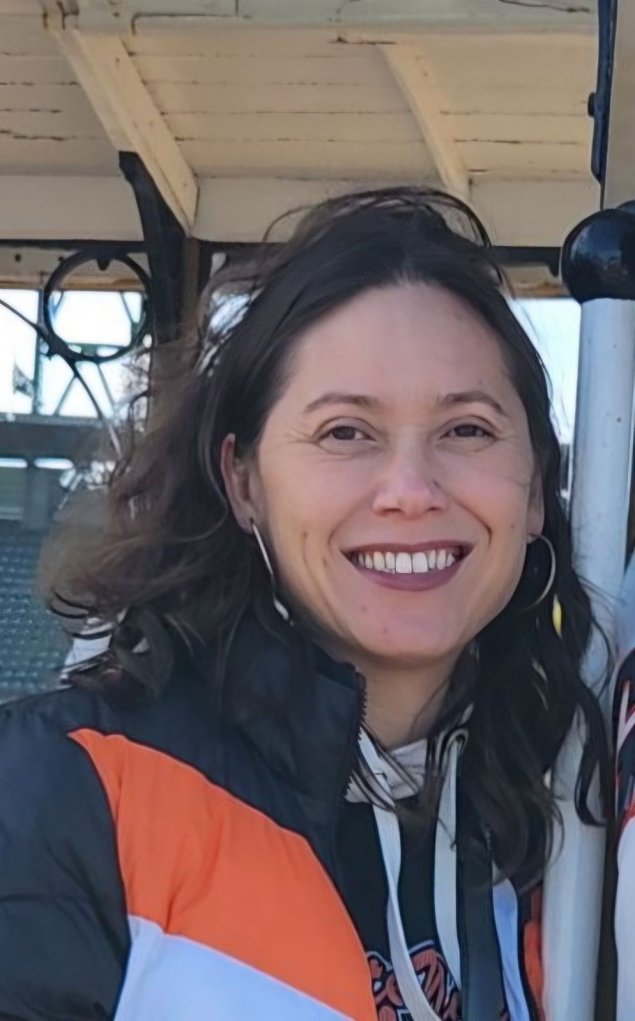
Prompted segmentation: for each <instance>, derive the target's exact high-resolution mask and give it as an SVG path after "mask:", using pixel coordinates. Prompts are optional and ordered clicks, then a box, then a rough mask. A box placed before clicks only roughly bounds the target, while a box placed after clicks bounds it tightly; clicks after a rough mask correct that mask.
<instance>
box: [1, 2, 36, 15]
mask: <svg viewBox="0 0 635 1021" xmlns="http://www.w3.org/2000/svg"><path fill="white" fill-rule="evenodd" d="M7 14H17V15H18V16H19V17H25V16H27V17H28V16H34V15H39V16H40V17H41V15H42V10H41V7H40V5H39V3H38V0H0V15H7Z"/></svg>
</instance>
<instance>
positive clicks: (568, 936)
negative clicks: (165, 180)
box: [543, 209, 635, 1021]
mask: <svg viewBox="0 0 635 1021" xmlns="http://www.w3.org/2000/svg"><path fill="white" fill-rule="evenodd" d="M562 277H563V280H564V282H565V284H566V285H567V287H568V289H569V291H570V293H571V294H572V295H573V297H574V298H576V299H577V300H578V301H579V302H580V303H581V305H582V330H581V339H580V345H581V346H580V361H579V372H578V400H577V408H576V424H575V433H574V444H573V486H572V525H573V532H574V543H575V547H574V548H575V557H576V566H577V567H578V569H579V571H580V573H581V574H582V575H583V577H584V579H585V580H586V582H587V584H588V585H589V587H590V594H591V598H592V601H593V604H594V610H595V613H596V616H597V617H598V618H599V622H600V623H601V624H602V625H603V626H604V628H607V629H608V630H610V631H612V629H613V625H612V620H611V617H612V613H611V611H612V604H613V602H614V600H615V599H616V598H617V595H618V592H619V589H620V586H621V583H622V577H623V572H624V558H625V540H626V525H627V518H628V495H629V481H630V465H631V458H632V429H633V392H634V389H635V216H634V215H633V214H632V213H631V212H630V211H629V210H627V209H610V210H603V211H601V212H598V213H594V214H593V216H591V217H589V218H588V220H584V221H583V222H582V223H581V224H580V225H579V226H578V227H577V228H576V229H575V230H574V231H573V232H572V233H571V234H570V235H569V237H568V238H567V240H566V242H565V244H564V247H563V255H562ZM565 627H566V623H565ZM605 660H606V657H605V655H604V650H603V647H602V645H601V643H599V642H598V641H597V640H596V641H595V643H592V645H591V648H590V650H589V653H588V656H587V660H586V663H585V679H586V680H587V683H589V684H591V685H594V684H595V683H596V682H597V681H598V680H599V679H601V678H602V675H603V672H604V667H605V665H606V664H605ZM607 701H608V699H607V698H606V695H605V702H607ZM605 709H608V705H606V704H605ZM583 740H584V735H583V734H581V733H580V729H579V727H578V725H577V724H574V726H573V727H572V730H571V732H570V734H569V736H568V738H567V741H566V743H565V746H564V748H563V750H562V751H561V753H560V755H559V757H558V761H557V762H556V765H555V768H554V771H553V775H554V791H555V792H556V794H557V796H558V795H559V796H560V797H561V799H562V800H561V812H562V818H563V825H564V831H563V832H564V839H563V842H562V846H561V848H559V849H558V851H557V853H556V854H555V855H554V856H553V857H552V859H551V860H550V862H549V864H548V867H547V870H546V873H545V881H544V912H543V960H544V962H545V1011H546V1015H547V1017H548V1018H549V1019H550V1021H570V1019H571V1018H576V1021H592V1019H593V1018H594V1016H595V988H596V969H597V961H598V952H599V945H600V925H601V913H602V881H603V874H604V855H605V840H604V834H603V832H602V830H601V829H599V828H597V829H594V828H592V827H589V826H585V825H584V824H583V823H582V822H581V821H580V819H579V818H578V816H577V812H576V810H575V803H574V791H575V783H576V777H577V773H578V769H579V765H580V756H581V748H582V743H583Z"/></svg>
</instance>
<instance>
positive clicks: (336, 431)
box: [325, 425, 367, 443]
mask: <svg viewBox="0 0 635 1021" xmlns="http://www.w3.org/2000/svg"><path fill="white" fill-rule="evenodd" d="M328 437H331V438H332V439H334V440H339V441H340V442H342V443H351V442H352V441H353V440H359V439H366V438H367V437H366V436H365V434H364V433H363V432H362V430H361V429H357V428H356V427H355V426H354V425H334V426H333V428H332V429H329V431H328V432H327V433H326V434H325V439H326V438H328Z"/></svg>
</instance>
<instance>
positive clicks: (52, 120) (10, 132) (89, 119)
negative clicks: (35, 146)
mask: <svg viewBox="0 0 635 1021" xmlns="http://www.w3.org/2000/svg"><path fill="white" fill-rule="evenodd" d="M2 98H3V97H2V94H1V93H0V102H1V101H2ZM0 136H6V137H8V138H12V137H13V138H62V137H64V138H86V139H95V140H97V141H99V142H105V141H107V140H106V137H105V135H104V131H103V128H102V126H101V124H100V123H99V120H98V119H97V117H95V114H94V113H93V111H92V110H91V109H90V106H89V107H88V110H85V109H83V108H80V110H79V112H78V111H76V110H73V109H72V108H71V109H68V108H67V109H65V110H58V109H51V110H18V111H16V110H10V111H8V112H7V111H6V110H0Z"/></svg>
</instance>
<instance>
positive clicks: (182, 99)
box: [3, 82, 406, 114]
mask: <svg viewBox="0 0 635 1021" xmlns="http://www.w3.org/2000/svg"><path fill="white" fill-rule="evenodd" d="M148 91H149V92H150V93H151V95H152V98H153V99H154V101H155V103H156V104H157V106H158V107H159V109H160V110H163V111H164V112H165V113H166V114H177V113H178V114H193V113H202V114H216V113H218V114H244V113H311V114H315V113H326V114H331V113H333V114H338V113H360V114H361V113H375V114H380V113H384V114H393V113H403V112H404V110H405V109H406V106H405V103H404V100H403V98H402V97H401V95H400V93H399V90H398V88H397V87H396V85H394V84H393V83H392V82H388V83H386V84H382V85H370V86H369V85H347V86H346V88H340V87H339V86H337V85H310V84H309V85H306V84H299V85H268V84H264V85H254V84H252V85H243V84H241V83H239V84H232V85H228V84H226V83H225V84H217V85H215V86H214V88H210V87H209V86H208V85H199V84H198V83H183V82H150V83H148ZM3 92H4V90H3Z"/></svg>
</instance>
